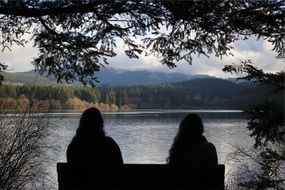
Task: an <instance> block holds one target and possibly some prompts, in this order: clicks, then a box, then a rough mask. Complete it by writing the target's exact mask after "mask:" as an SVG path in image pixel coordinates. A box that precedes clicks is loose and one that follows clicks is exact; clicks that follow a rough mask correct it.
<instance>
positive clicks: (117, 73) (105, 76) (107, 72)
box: [2, 68, 211, 86]
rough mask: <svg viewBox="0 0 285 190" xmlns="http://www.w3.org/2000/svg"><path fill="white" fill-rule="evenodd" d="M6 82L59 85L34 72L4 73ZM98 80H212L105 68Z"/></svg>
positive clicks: (124, 82)
mask: <svg viewBox="0 0 285 190" xmlns="http://www.w3.org/2000/svg"><path fill="white" fill-rule="evenodd" d="M2 75H3V76H4V78H5V82H12V83H24V84H30V85H32V84H34V83H35V80H37V84H38V85H57V83H56V81H55V80H54V79H53V78H51V77H49V78H47V77H45V76H40V75H37V73H36V72H34V71H33V70H31V71H28V72H18V73H10V72H2ZM97 78H98V80H99V81H100V82H99V83H98V85H99V86H101V85H112V86H123V85H134V84H155V83H174V82H181V81H186V80H190V79H194V78H211V77H210V76H207V75H186V74H182V73H163V72H150V71H124V70H116V69H109V68H103V69H102V70H101V71H100V72H98V73H97Z"/></svg>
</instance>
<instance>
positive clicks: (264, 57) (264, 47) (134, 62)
mask: <svg viewBox="0 0 285 190" xmlns="http://www.w3.org/2000/svg"><path fill="white" fill-rule="evenodd" d="M234 48H235V49H234V50H233V51H232V52H233V54H234V56H227V57H223V59H220V58H218V57H215V56H214V55H212V56H210V58H207V57H205V56H200V57H197V56H196V57H194V59H193V64H192V65H189V64H188V63H186V62H180V63H178V64H177V67H175V68H173V69H169V68H168V67H167V66H166V65H162V64H161V63H160V59H159V58H157V57H154V56H147V57H146V56H143V55H142V56H141V57H140V58H139V59H129V58H128V57H127V56H126V55H125V53H124V45H123V43H122V41H119V40H118V42H117V49H116V53H117V56H116V57H114V58H111V59H109V61H110V65H107V66H106V67H112V68H116V69H123V70H149V71H162V72H176V73H185V74H190V75H194V74H206V75H211V76H217V77H223V78H228V77H233V76H232V75H230V74H228V73H224V72H223V71H222V68H223V67H224V66H225V65H227V64H231V63H239V62H240V61H241V60H245V59H251V60H252V61H253V62H254V63H255V65H256V66H258V68H262V69H264V70H265V71H267V72H277V71H280V70H284V63H283V60H277V59H276V58H275V57H276V56H277V53H276V52H273V51H272V48H273V47H272V45H271V44H270V43H269V42H266V41H263V40H258V41H257V40H256V38H254V37H252V38H250V39H248V40H240V41H238V42H236V43H235V44H234ZM36 55H37V49H35V48H33V47H32V43H28V44H27V45H26V46H25V47H19V46H17V47H13V49H12V52H9V51H5V52H0V57H1V58H0V61H1V62H5V63H6V64H7V65H9V68H10V70H13V71H14V72H19V71H27V70H30V69H33V65H32V64H31V63H30V62H31V61H32V60H33V57H36Z"/></svg>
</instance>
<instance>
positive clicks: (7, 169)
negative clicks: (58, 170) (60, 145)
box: [0, 105, 56, 190]
mask: <svg viewBox="0 0 285 190" xmlns="http://www.w3.org/2000/svg"><path fill="white" fill-rule="evenodd" d="M0 107H1V108H0V110H1V111H0V189H3V190H6V189H7V190H8V189H9V190H13V189H50V188H51V186H50V183H52V181H51V180H52V178H51V176H49V173H48V172H47V166H48V165H49V164H50V161H51V159H50V158H49V157H48V153H49V152H48V151H51V149H54V148H56V147H55V146H54V144H53V143H52V140H51V138H50V134H51V132H50V128H49V120H48V118H47V117H46V114H39V113H35V112H31V111H30V109H29V108H28V109H27V110H26V112H25V113H20V114H19V113H11V112H10V113H9V112H7V109H6V105H0Z"/></svg>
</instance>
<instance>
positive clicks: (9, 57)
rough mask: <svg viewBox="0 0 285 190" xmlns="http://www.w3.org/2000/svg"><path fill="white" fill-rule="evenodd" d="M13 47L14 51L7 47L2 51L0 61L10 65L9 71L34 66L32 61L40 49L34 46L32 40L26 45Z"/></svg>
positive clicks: (23, 69) (26, 69) (24, 69)
mask: <svg viewBox="0 0 285 190" xmlns="http://www.w3.org/2000/svg"><path fill="white" fill-rule="evenodd" d="M11 49H12V51H9V50H8V49H6V50H5V51H3V52H0V61H1V62H2V63H4V64H6V65H8V71H12V72H21V71H28V70H31V69H33V68H34V67H33V65H32V64H31V62H32V60H33V58H34V57H36V56H37V53H38V51H37V49H36V48H34V47H33V44H32V42H28V43H27V44H26V45H25V47H22V46H13V47H12V48H11Z"/></svg>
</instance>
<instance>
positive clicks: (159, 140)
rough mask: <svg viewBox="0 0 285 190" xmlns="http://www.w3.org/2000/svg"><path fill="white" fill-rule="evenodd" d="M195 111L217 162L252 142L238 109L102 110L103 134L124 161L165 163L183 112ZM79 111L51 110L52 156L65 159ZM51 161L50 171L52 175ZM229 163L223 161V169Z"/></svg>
mask: <svg viewBox="0 0 285 190" xmlns="http://www.w3.org/2000/svg"><path fill="white" fill-rule="evenodd" d="M191 112H193V113H198V114H199V115H200V116H201V117H202V120H203V123H204V127H205V133H204V135H205V136H206V138H207V139H208V141H210V142H212V143H213V144H214V145H215V146H216V149H217V153H218V160H219V163H220V164H225V160H226V156H227V155H228V154H229V153H231V152H232V151H233V150H234V146H252V144H253V140H252V139H251V138H249V131H248V130H247V129H246V125H247V121H246V116H245V115H244V114H243V113H242V112H241V111H239V110H134V111H122V112H103V117H104V119H105V131H106V134H107V135H108V136H110V137H112V138H113V139H114V140H115V141H116V142H117V143H118V145H119V146H120V148H121V151H122V155H123V159H124V162H125V163H166V157H167V155H168V150H169V147H170V146H171V144H172V141H173V138H174V136H175V135H176V133H177V129H178V126H179V123H180V121H181V120H182V119H183V118H184V117H185V116H186V115H187V113H191ZM80 116H81V113H51V114H50V117H49V118H50V124H51V127H52V130H53V131H54V132H55V133H54V134H55V135H54V139H55V142H56V143H58V144H59V145H60V146H61V147H62V149H61V151H60V153H55V154H53V155H52V156H53V157H54V160H55V163H56V162H66V149H67V146H68V144H69V143H70V141H71V139H72V137H73V136H74V135H75V131H76V129H77V127H78V123H79V119H80ZM55 165H56V164H54V165H53V166H52V167H51V168H50V172H51V173H52V175H53V176H54V178H55V179H56V170H55ZM232 167H233V166H231V165H226V172H227V171H229V170H231V169H232Z"/></svg>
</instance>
